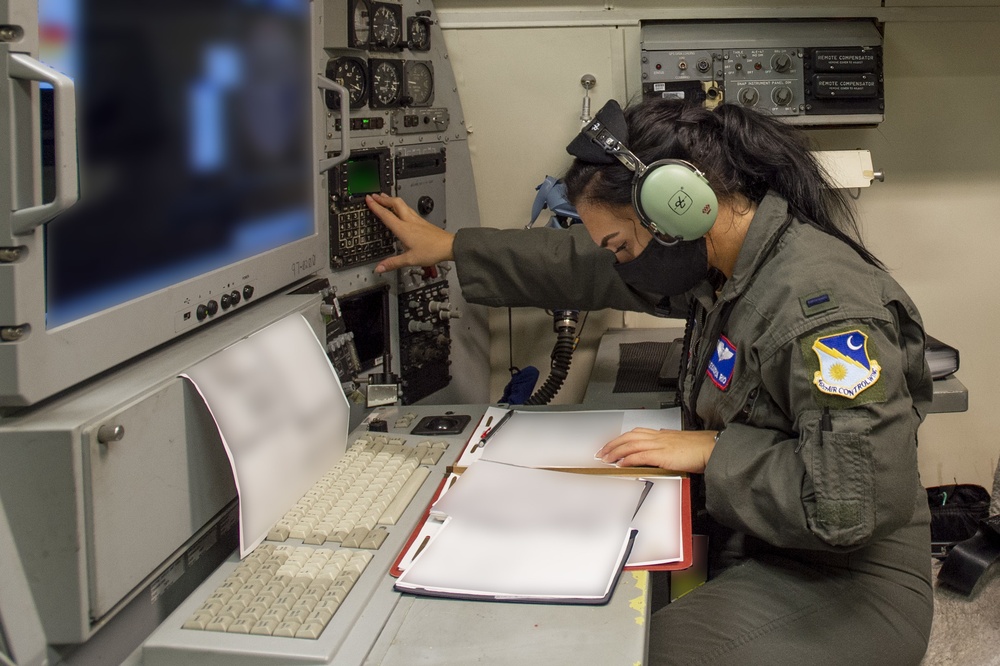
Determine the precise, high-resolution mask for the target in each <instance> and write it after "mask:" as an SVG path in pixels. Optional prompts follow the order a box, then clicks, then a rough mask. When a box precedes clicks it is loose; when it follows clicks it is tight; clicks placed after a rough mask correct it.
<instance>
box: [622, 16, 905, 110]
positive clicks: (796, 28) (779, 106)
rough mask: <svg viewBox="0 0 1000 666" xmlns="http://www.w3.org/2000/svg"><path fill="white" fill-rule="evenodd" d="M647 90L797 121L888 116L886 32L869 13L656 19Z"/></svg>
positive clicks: (645, 63)
mask: <svg viewBox="0 0 1000 666" xmlns="http://www.w3.org/2000/svg"><path fill="white" fill-rule="evenodd" d="M641 63H642V64H641V70H642V92H643V96H644V97H646V98H649V97H667V98H678V99H687V100H690V101H694V102H699V103H702V104H705V105H706V106H708V107H710V108H714V107H715V106H718V105H719V104H739V105H741V106H745V107H752V108H754V109H757V110H760V111H763V112H764V113H768V114H771V115H774V116H779V117H781V118H782V119H784V120H786V121H787V122H789V123H791V124H796V125H873V124H877V123H879V122H881V121H882V120H884V117H885V97H884V91H883V69H882V35H881V32H880V31H879V29H878V26H877V25H876V24H875V23H874V22H873V21H871V20H868V19H865V20H843V21H780V22H779V21H774V22H725V23H720V22H699V21H692V22H670V23H663V22H652V23H646V24H643V26H642V59H641Z"/></svg>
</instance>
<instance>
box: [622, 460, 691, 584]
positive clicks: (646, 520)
mask: <svg viewBox="0 0 1000 666" xmlns="http://www.w3.org/2000/svg"><path fill="white" fill-rule="evenodd" d="M647 480H648V481H652V482H653V488H652V490H650V491H649V494H648V495H647V496H646V499H645V500H644V501H643V503H642V506H641V507H639V513H637V514H636V515H635V518H633V519H632V527H634V528H636V529H637V530H639V535H638V536H637V537H636V539H635V543H634V544H633V546H632V552H631V553H629V556H628V562H626V564H627V565H628V566H642V565H649V564H660V563H666V562H679V561H681V560H683V559H684V540H683V539H682V538H681V492H682V488H683V482H682V479H681V478H680V477H675V476H669V477H652V478H650V479H647Z"/></svg>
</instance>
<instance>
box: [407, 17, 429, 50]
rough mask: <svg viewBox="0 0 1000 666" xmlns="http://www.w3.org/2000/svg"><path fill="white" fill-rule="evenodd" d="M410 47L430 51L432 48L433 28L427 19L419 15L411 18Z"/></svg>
mask: <svg viewBox="0 0 1000 666" xmlns="http://www.w3.org/2000/svg"><path fill="white" fill-rule="evenodd" d="M409 28H410V36H409V42H410V48H411V49H412V50H414V51H428V50H430V48H431V29H430V26H429V24H428V23H427V21H425V20H423V19H422V18H419V17H414V18H411V19H410V26H409Z"/></svg>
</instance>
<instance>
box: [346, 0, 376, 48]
mask: <svg viewBox="0 0 1000 666" xmlns="http://www.w3.org/2000/svg"><path fill="white" fill-rule="evenodd" d="M353 7H354V8H353V9H352V10H351V33H352V35H351V37H352V41H353V44H352V46H354V47H365V46H367V45H368V42H369V40H370V39H371V23H370V21H371V13H372V10H371V4H370V3H369V2H368V0H354V2H353Z"/></svg>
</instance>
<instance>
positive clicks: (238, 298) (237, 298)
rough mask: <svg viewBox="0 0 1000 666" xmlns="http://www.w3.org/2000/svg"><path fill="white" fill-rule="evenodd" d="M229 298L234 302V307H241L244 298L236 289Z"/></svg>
mask: <svg viewBox="0 0 1000 666" xmlns="http://www.w3.org/2000/svg"><path fill="white" fill-rule="evenodd" d="M229 298H230V300H232V302H233V305H239V304H240V301H241V300H243V297H242V296H240V292H238V291H236V290H235V289H233V293H231V294H229Z"/></svg>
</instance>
